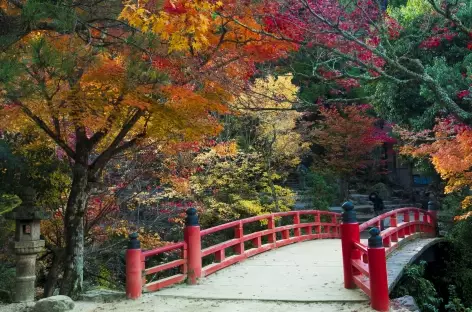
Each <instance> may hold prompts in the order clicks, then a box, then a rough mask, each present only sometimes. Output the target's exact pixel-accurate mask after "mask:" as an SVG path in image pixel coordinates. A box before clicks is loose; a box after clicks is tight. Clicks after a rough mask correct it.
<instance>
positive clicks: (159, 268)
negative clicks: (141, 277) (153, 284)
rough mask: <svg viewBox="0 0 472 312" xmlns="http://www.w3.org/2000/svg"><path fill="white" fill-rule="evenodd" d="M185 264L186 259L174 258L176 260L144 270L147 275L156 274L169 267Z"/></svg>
mask: <svg viewBox="0 0 472 312" xmlns="http://www.w3.org/2000/svg"><path fill="white" fill-rule="evenodd" d="M184 264H185V260H184V259H178V260H174V261H171V262H168V263H164V264H160V265H156V266H153V267H151V268H149V269H146V270H144V274H145V275H149V274H154V273H158V272H161V271H165V270H169V269H172V268H175V267H178V266H181V265H184Z"/></svg>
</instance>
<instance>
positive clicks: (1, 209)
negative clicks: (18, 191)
mask: <svg viewBox="0 0 472 312" xmlns="http://www.w3.org/2000/svg"><path fill="white" fill-rule="evenodd" d="M20 204H21V199H20V198H19V197H18V196H16V195H11V194H2V195H0V215H2V214H5V213H7V212H9V211H12V210H13V209H14V208H15V207H17V206H18V205H20Z"/></svg>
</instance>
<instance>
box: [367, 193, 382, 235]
mask: <svg viewBox="0 0 472 312" xmlns="http://www.w3.org/2000/svg"><path fill="white" fill-rule="evenodd" d="M369 200H370V201H371V202H372V203H373V204H374V213H375V216H379V215H381V214H382V212H383V210H384V209H385V206H384V203H383V200H382V198H380V196H379V194H378V193H377V192H372V193H370V195H369ZM380 230H381V231H383V230H384V222H383V220H382V221H381V222H380Z"/></svg>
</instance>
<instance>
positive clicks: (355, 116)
mask: <svg viewBox="0 0 472 312" xmlns="http://www.w3.org/2000/svg"><path fill="white" fill-rule="evenodd" d="M368 109H369V106H366V105H365V106H345V107H342V108H336V107H333V108H320V114H321V116H322V117H323V119H322V120H321V121H320V122H319V123H317V124H315V125H311V124H310V123H307V125H306V126H307V127H308V131H309V134H308V136H309V137H310V138H311V140H312V142H313V143H314V144H315V145H317V146H319V147H321V149H322V151H321V153H320V155H318V157H317V158H316V164H315V166H316V168H317V170H319V171H328V172H330V173H333V174H335V175H337V176H338V177H340V178H341V180H342V181H343V185H342V186H343V190H342V193H343V194H342V195H343V196H346V195H347V190H348V187H347V184H348V183H349V179H350V177H351V176H352V175H353V174H354V173H356V171H358V170H360V169H364V168H366V167H367V166H368V165H370V164H371V162H372V152H373V151H374V149H375V148H377V147H380V146H381V145H382V144H383V143H384V142H389V141H390V140H391V139H390V138H389V136H388V135H387V133H386V132H385V130H382V129H380V128H379V127H377V126H376V121H377V120H378V119H377V118H374V117H371V116H369V115H368V114H367V112H366V111H367V110H368ZM310 128H311V129H310Z"/></svg>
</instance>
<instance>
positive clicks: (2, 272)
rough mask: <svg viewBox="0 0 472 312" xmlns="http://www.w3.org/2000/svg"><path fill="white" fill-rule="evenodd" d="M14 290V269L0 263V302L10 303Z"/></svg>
mask: <svg viewBox="0 0 472 312" xmlns="http://www.w3.org/2000/svg"><path fill="white" fill-rule="evenodd" d="M13 289H15V268H14V267H12V266H9V265H7V264H3V263H1V262H0V302H7V303H9V302H11V300H12V299H13V294H12V290H13Z"/></svg>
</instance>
